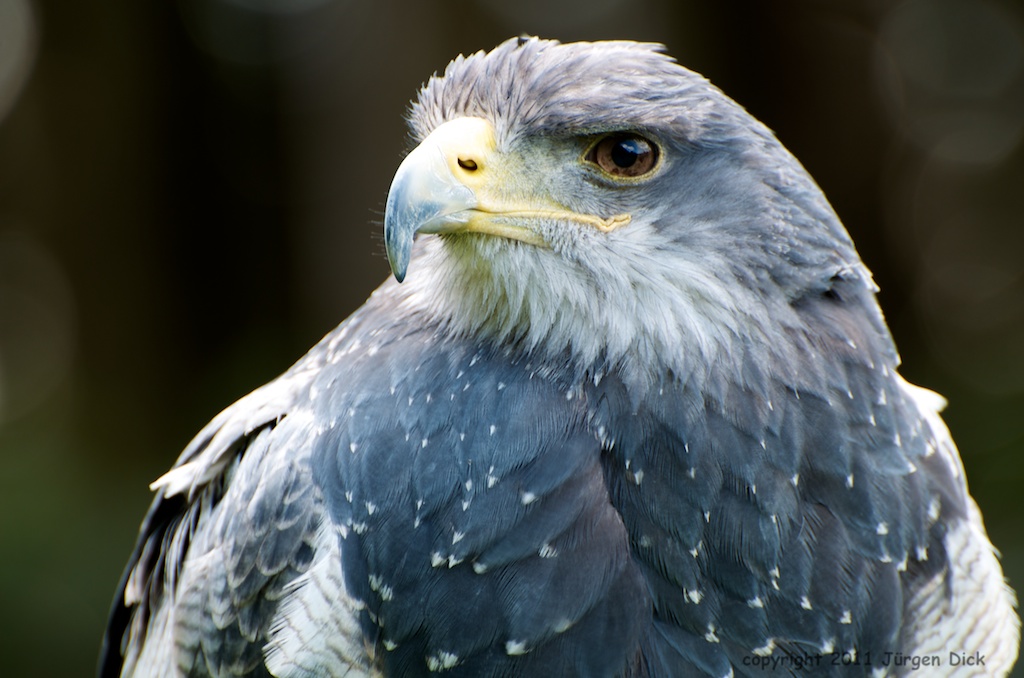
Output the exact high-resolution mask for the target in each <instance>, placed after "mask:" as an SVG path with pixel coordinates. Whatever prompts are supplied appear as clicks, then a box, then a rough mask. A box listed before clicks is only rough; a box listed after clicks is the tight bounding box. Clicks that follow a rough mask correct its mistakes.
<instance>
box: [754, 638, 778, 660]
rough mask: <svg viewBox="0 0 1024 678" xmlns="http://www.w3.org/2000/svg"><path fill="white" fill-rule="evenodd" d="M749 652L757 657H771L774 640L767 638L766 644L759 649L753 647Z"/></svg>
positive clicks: (773, 649)
mask: <svg viewBox="0 0 1024 678" xmlns="http://www.w3.org/2000/svg"><path fill="white" fill-rule="evenodd" d="M751 651H752V652H753V653H754V654H755V655H757V656H758V657H768V656H771V654H772V652H774V651H775V639H774V638H769V639H768V642H766V643H765V644H764V645H762V646H761V647H755V648H754V649H753V650H751Z"/></svg>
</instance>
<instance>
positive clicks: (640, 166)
mask: <svg viewBox="0 0 1024 678" xmlns="http://www.w3.org/2000/svg"><path fill="white" fill-rule="evenodd" d="M587 160H588V161H590V162H592V163H594V164H595V165H597V166H598V167H600V168H601V169H603V170H604V171H605V172H607V173H608V174H611V175H612V176H615V177H641V176H643V175H645V174H648V173H649V172H650V171H651V170H653V169H654V167H655V165H657V164H658V147H657V146H655V145H654V143H652V142H651V141H649V140H648V139H645V138H644V137H642V136H640V135H639V134H632V133H619V134H610V135H608V136H606V137H604V138H603V139H601V140H600V141H598V142H597V143H596V144H594V146H593V148H591V149H590V152H589V153H587Z"/></svg>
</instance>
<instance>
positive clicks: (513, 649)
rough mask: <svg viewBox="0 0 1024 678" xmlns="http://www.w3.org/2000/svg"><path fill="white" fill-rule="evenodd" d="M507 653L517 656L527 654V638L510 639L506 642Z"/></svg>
mask: <svg viewBox="0 0 1024 678" xmlns="http://www.w3.org/2000/svg"><path fill="white" fill-rule="evenodd" d="M505 654H507V655H509V656H512V657H514V656H517V655H521V654H526V641H525V640H509V641H507V642H506V643H505Z"/></svg>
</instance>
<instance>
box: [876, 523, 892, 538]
mask: <svg viewBox="0 0 1024 678" xmlns="http://www.w3.org/2000/svg"><path fill="white" fill-rule="evenodd" d="M875 534H877V535H878V536H880V537H884V536H885V535H887V534H889V524H888V523H878V524H877V525H875Z"/></svg>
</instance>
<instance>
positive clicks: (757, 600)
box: [747, 596, 764, 608]
mask: <svg viewBox="0 0 1024 678" xmlns="http://www.w3.org/2000/svg"><path fill="white" fill-rule="evenodd" d="M747 607H753V608H761V607H764V601H763V600H761V596H754V597H753V598H751V599H750V600H748V601H747Z"/></svg>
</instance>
